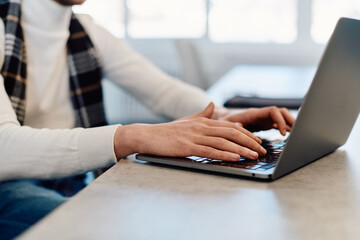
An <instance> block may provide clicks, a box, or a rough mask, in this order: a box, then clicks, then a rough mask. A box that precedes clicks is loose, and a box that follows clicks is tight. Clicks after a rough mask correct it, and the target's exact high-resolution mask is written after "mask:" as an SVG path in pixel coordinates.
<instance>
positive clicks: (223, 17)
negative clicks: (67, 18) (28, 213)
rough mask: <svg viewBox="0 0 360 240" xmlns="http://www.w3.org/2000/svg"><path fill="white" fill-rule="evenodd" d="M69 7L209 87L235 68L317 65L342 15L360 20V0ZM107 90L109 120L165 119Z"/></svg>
mask: <svg viewBox="0 0 360 240" xmlns="http://www.w3.org/2000/svg"><path fill="white" fill-rule="evenodd" d="M74 11H75V12H77V13H86V14H89V15H91V16H92V17H93V18H94V19H95V21H96V22H98V23H99V24H100V25H102V26H104V27H105V28H106V29H108V30H109V31H110V32H112V33H113V34H114V35H115V36H117V37H119V38H122V39H124V40H125V41H126V42H128V44H130V45H131V46H132V47H133V48H134V49H135V50H136V51H138V52H139V53H140V54H142V55H144V56H145V57H146V58H148V59H149V60H150V61H151V62H153V63H154V64H155V65H157V66H158V67H159V68H161V69H163V70H164V71H165V72H167V73H168V74H170V75H173V76H175V77H178V78H180V79H182V80H183V81H186V82H189V83H191V84H193V85H196V86H198V87H201V88H202V89H204V90H206V89H208V88H209V87H210V86H212V85H213V84H214V83H215V82H216V81H217V80H218V79H220V78H221V77H222V76H223V75H224V74H225V73H226V72H228V71H229V70H230V69H231V68H233V67H234V66H236V65H249V64H253V65H291V66H310V67H315V66H316V65H317V64H318V62H319V59H320V57H321V54H322V52H323V50H324V48H325V44H326V42H327V41H328V39H329V37H330V35H331V33H332V31H333V29H334V27H335V24H336V22H337V20H338V19H339V17H351V18H358V19H359V18H360V1H359V0H252V1H248V0H101V1H99V0H87V1H86V2H85V3H84V4H83V5H81V6H76V7H74ZM104 91H106V94H105V95H106V99H105V101H106V106H107V115H108V118H109V121H110V122H111V123H115V122H120V123H132V122H158V121H163V120H164V118H162V117H161V116H156V115H154V114H152V113H151V112H150V111H149V110H148V109H147V108H146V107H145V106H144V105H142V104H140V103H139V102H138V101H136V100H135V99H134V98H132V97H131V96H129V95H128V94H127V93H125V92H124V91H122V90H121V89H119V88H117V87H114V86H113V84H112V83H110V82H108V81H106V82H105V90H104ZM110 109H111V110H110ZM115 109H116V110H115Z"/></svg>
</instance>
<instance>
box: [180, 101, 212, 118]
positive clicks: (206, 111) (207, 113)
mask: <svg viewBox="0 0 360 240" xmlns="http://www.w3.org/2000/svg"><path fill="white" fill-rule="evenodd" d="M214 109H215V105H214V103H213V102H211V103H209V105H208V106H207V107H206V108H205V109H204V110H202V111H201V112H198V113H196V114H194V115H191V116H188V117H184V118H181V119H179V120H188V119H194V118H200V117H205V118H211V116H212V115H213V113H214Z"/></svg>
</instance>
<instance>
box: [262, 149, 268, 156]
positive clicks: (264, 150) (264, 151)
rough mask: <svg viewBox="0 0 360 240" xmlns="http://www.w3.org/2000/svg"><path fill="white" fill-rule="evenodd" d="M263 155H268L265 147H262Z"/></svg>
mask: <svg viewBox="0 0 360 240" xmlns="http://www.w3.org/2000/svg"><path fill="white" fill-rule="evenodd" d="M261 153H262V154H263V155H266V153H267V151H266V149H265V148H263V147H261Z"/></svg>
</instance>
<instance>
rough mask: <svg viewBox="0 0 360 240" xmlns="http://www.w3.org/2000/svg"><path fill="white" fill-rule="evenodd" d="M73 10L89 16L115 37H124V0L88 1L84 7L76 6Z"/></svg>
mask: <svg viewBox="0 0 360 240" xmlns="http://www.w3.org/2000/svg"><path fill="white" fill-rule="evenodd" d="M73 10H74V12H76V13H85V14H89V15H90V16H91V17H93V19H94V20H95V21H96V22H97V23H98V24H100V25H102V26H104V27H105V28H106V29H107V30H109V31H110V32H112V33H113V34H114V35H115V36H117V37H123V36H124V33H125V31H124V14H123V12H124V1H123V0H101V1H99V0H87V1H86V2H85V3H84V4H83V5H80V6H74V7H73Z"/></svg>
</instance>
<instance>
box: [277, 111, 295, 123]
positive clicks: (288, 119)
mask: <svg viewBox="0 0 360 240" xmlns="http://www.w3.org/2000/svg"><path fill="white" fill-rule="evenodd" d="M280 111H281V113H282V115H283V117H284V118H285V121H286V123H287V124H288V125H290V126H292V125H294V123H295V118H294V116H293V115H292V114H291V113H290V111H289V109H287V108H281V109H280Z"/></svg>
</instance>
